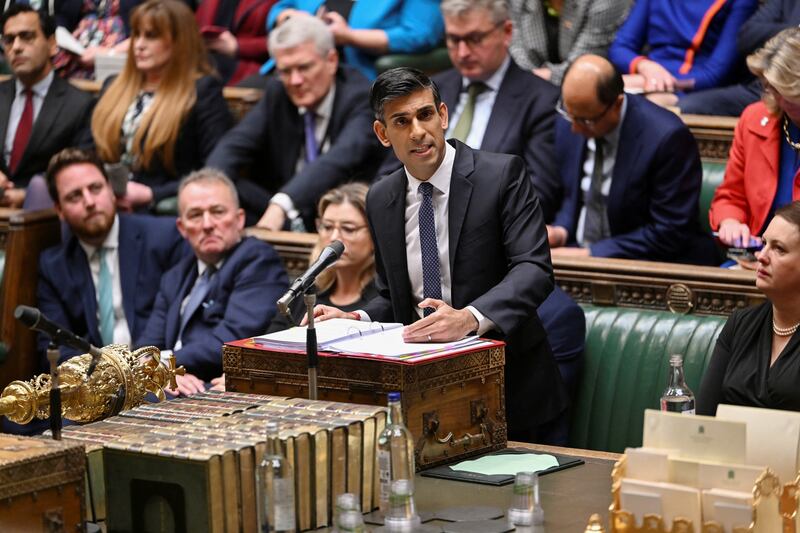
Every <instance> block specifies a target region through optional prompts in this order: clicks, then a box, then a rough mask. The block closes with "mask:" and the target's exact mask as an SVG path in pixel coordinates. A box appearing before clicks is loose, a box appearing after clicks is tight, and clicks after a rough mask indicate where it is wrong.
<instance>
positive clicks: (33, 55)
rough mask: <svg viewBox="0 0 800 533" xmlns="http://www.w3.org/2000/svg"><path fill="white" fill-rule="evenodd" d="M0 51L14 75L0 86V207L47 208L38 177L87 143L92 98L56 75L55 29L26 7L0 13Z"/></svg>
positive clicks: (49, 20) (44, 189) (16, 6)
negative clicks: (63, 153)
mask: <svg viewBox="0 0 800 533" xmlns="http://www.w3.org/2000/svg"><path fill="white" fill-rule="evenodd" d="M2 20H3V49H4V51H5V57H6V61H7V62H8V65H9V66H10V67H11V71H12V73H13V77H12V79H10V80H8V81H5V82H3V83H2V84H0V129H1V130H0V131H2V136H1V137H0V138H2V139H3V141H4V143H5V144H4V145H3V148H4V149H3V157H2V159H0V189H2V194H1V195H0V205H2V206H5V207H21V206H22V205H23V202H25V204H26V207H28V206H30V207H31V208H41V207H50V206H51V205H52V204H51V203H50V201H49V198H48V196H47V186H46V184H45V183H44V180H43V179H42V178H41V177H39V178H38V179H37V180H35V181H34V185H33V186H32V187H31V189H30V197H28V198H26V187H27V186H28V184H29V183H30V182H31V179H32V178H33V177H34V176H41V175H44V172H45V170H46V169H47V162H48V161H50V158H51V157H52V156H53V154H55V153H56V152H58V151H59V150H61V149H63V148H66V147H68V146H83V147H88V146H91V144H92V138H91V132H90V131H89V117H90V116H91V112H92V97H91V96H90V95H89V94H88V93H85V92H83V91H80V90H78V89H76V88H75V87H73V86H72V85H70V84H69V83H67V82H66V81H64V80H62V79H61V78H59V77H58V76H55V74H54V72H53V66H52V64H51V62H50V60H51V58H52V56H53V54H54V53H55V51H56V41H55V36H54V33H55V24H54V22H53V19H52V18H51V17H50V16H49V15H46V14H44V13H41V12H36V11H34V10H33V8H31V7H30V6H28V5H23V4H13V5H12V6H11V7H10V8H9V9H8V10H7V11H6V12H5V13H3V18H2Z"/></svg>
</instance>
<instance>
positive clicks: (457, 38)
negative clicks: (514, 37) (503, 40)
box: [444, 21, 506, 48]
mask: <svg viewBox="0 0 800 533" xmlns="http://www.w3.org/2000/svg"><path fill="white" fill-rule="evenodd" d="M505 23H506V21H501V22H498V23H497V24H495V25H494V26H492V27H491V28H490V29H488V30H486V31H473V32H472V33H468V34H466V35H453V34H452V33H445V35H444V42H445V44H446V45H447V47H448V48H458V45H459V44H461V43H464V44H466V45H467V46H468V47H470V48H472V47H473V46H479V45H480V44H481V43H482V42H483V40H484V39H486V38H487V37H488V36H489V35H491V34H492V32H493V31H495V30H497V28H499V27H501V26H503V25H504V24H505Z"/></svg>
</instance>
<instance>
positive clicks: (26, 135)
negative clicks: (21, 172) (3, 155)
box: [8, 89, 33, 174]
mask: <svg viewBox="0 0 800 533" xmlns="http://www.w3.org/2000/svg"><path fill="white" fill-rule="evenodd" d="M23 94H24V95H25V107H23V108H22V116H21V117H20V119H19V124H17V132H16V133H15V134H14V144H13V145H12V146H11V158H10V159H9V161H8V169H9V170H10V171H11V173H12V174H14V172H16V170H17V166H18V165H19V162H20V160H21V159H22V154H23V153H24V152H25V147H26V146H28V139H30V137H31V130H32V129H33V91H31V90H30V89H25V90H24V91H23Z"/></svg>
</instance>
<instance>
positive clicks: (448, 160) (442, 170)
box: [403, 142, 456, 195]
mask: <svg viewBox="0 0 800 533" xmlns="http://www.w3.org/2000/svg"><path fill="white" fill-rule="evenodd" d="M444 146H445V149H444V158H442V162H441V164H440V165H439V168H437V169H436V172H434V173H433V175H432V176H431V177H430V178H429V179H428V180H426V181H427V182H428V183H430V184H431V185H433V188H434V189H436V190H438V191H440V192H442V193H444V194H445V195H447V194H449V193H450V177H451V176H452V175H453V164H454V163H455V160H456V149H455V148H453V147H452V146H450V143H447V142H446V143H444ZM403 169H404V170H405V171H406V178H407V179H408V188H409V190H411V191H413V192H414V193H416V192H417V189H419V184H420V183H422V182H423V180H419V179H417V178H415V177H414V176H412V175H411V173H410V172H409V171H408V169H407V168H405V167H403Z"/></svg>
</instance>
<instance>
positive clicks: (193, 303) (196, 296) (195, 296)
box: [177, 265, 216, 342]
mask: <svg viewBox="0 0 800 533" xmlns="http://www.w3.org/2000/svg"><path fill="white" fill-rule="evenodd" d="M215 271H216V269H215V268H214V267H213V266H211V265H209V266H208V267H207V268H206V271H205V272H203V275H202V276H200V277H199V278H198V279H197V282H195V284H194V287H192V292H191V293H189V300H188V301H187V302H186V306H185V307H184V308H183V313H181V329H180V330H179V331H178V337H177V339H178V340H181V342H183V341H182V337H183V332H184V330H185V329H186V325H187V324H188V323H189V319H190V318H192V315H193V314H194V313H195V311H197V309H198V308H199V307H200V304H202V303H203V300H204V299H205V297H206V296H207V295H208V289H209V288H210V287H211V283H210V281H211V276H212V275H213V274H214V272H215Z"/></svg>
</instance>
